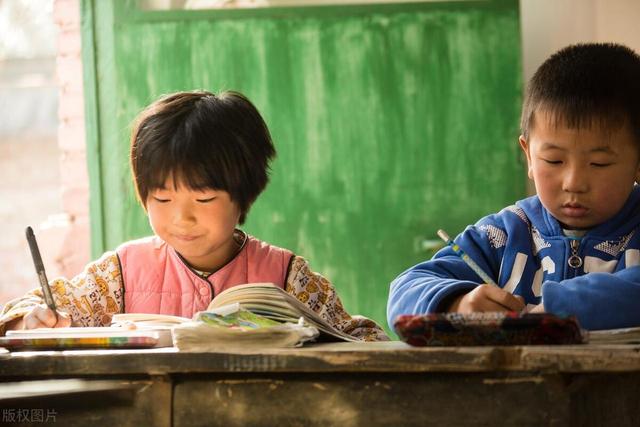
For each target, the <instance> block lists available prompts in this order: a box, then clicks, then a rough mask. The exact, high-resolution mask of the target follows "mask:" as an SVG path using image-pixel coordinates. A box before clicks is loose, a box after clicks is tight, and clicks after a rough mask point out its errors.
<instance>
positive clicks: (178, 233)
mask: <svg viewBox="0 0 640 427" xmlns="http://www.w3.org/2000/svg"><path fill="white" fill-rule="evenodd" d="M146 208H147V213H148V215H149V222H150V223H151V228H153V231H154V232H155V233H156V235H157V236H159V237H160V238H161V239H162V240H164V241H165V242H167V243H168V244H169V245H170V246H171V247H173V248H174V249H175V250H176V251H177V252H178V253H179V254H180V255H182V257H183V258H184V259H185V260H186V261H187V262H188V263H189V265H191V266H192V267H193V268H195V269H197V270H201V271H208V272H213V271H215V270H217V269H218V268H220V267H222V266H223V265H224V264H226V263H227V262H228V261H229V259H231V257H233V255H234V254H235V253H236V251H237V249H238V248H237V245H236V243H235V240H234V239H233V234H234V230H235V227H236V224H238V219H239V217H240V209H239V208H238V206H237V204H236V203H235V202H233V201H232V200H231V197H230V195H229V193H227V192H226V191H222V190H212V189H207V190H202V191H197V190H191V189H189V188H187V187H185V186H184V185H181V184H179V185H178V186H177V188H174V185H173V179H172V178H169V179H167V181H166V182H165V185H164V188H162V189H157V190H154V191H151V192H149V196H148V197H147V203H146Z"/></svg>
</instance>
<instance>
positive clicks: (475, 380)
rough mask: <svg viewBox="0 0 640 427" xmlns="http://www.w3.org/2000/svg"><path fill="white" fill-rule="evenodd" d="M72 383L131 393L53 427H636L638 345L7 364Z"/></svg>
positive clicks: (390, 346)
mask: <svg viewBox="0 0 640 427" xmlns="http://www.w3.org/2000/svg"><path fill="white" fill-rule="evenodd" d="M65 378H77V379H84V380H100V381H105V380H108V381H112V382H113V381H117V380H120V381H122V382H123V384H125V383H126V385H127V386H128V387H133V388H135V390H136V392H135V393H134V397H133V399H132V400H131V401H130V402H129V403H128V404H123V403H120V404H119V405H111V406H109V407H108V408H104V409H96V408H95V405H94V406H93V407H87V408H84V406H83V405H80V407H73V405H67V406H65V407H64V408H65V409H64V410H63V409H60V410H57V411H56V413H57V420H56V422H59V423H60V424H58V425H91V426H92V427H96V426H99V425H109V426H110V427H113V426H126V425H129V426H136V427H137V426H142V425H155V426H176V427H180V426H198V425H224V426H251V425H265V426H290V425H294V426H313V425H318V426H326V425H339V426H347V427H348V426H367V427H372V426H378V425H380V426H403V425H416V426H417V425H420V426H425V425H438V426H450V425H461V426H466V425H486V426H494V425H514V426H529V425H530V426H540V425H545V426H546V425H559V426H567V425H579V426H589V425H593V426H602V425H615V426H631V425H634V426H637V425H640V346H638V345H616V346H611V345H610V346H586V345H583V346H554V347H546V346H528V347H462V348H445V347H443V348H413V347H409V346H407V345H405V344H403V343H401V342H387V343H370V344H364V343H335V344H318V345H314V346H309V347H306V348H302V349H280V350H269V351H262V352H260V353H246V354H241V353H180V352H177V350H175V349H172V348H165V349H155V350H119V351H113V350H111V351H108V350H84V351H79V350H78V351H62V352H53V351H48V352H18V353H11V354H4V355H1V356H0V381H3V382H10V381H14V382H15V381H24V380H43V379H57V380H59V379H65ZM0 386H1V385H0ZM44 404H45V403H43V405H44ZM54 409H55V408H54Z"/></svg>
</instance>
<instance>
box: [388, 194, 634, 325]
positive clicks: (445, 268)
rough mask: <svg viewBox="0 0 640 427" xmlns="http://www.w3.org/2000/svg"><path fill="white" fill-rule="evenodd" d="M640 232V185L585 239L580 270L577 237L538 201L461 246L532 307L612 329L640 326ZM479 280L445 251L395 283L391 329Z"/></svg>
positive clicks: (489, 224) (468, 234)
mask: <svg viewBox="0 0 640 427" xmlns="http://www.w3.org/2000/svg"><path fill="white" fill-rule="evenodd" d="M638 227H640V186H635V188H634V189H633V191H632V192H631V195H630V196H629V199H628V200H627V202H626V203H625V205H624V206H623V208H622V209H621V210H620V212H618V213H617V214H616V215H614V217H613V218H611V219H610V220H609V221H607V222H605V223H603V224H600V225H598V226H596V227H594V228H593V229H591V230H589V231H588V232H587V234H586V235H585V236H583V237H582V238H581V239H580V240H579V241H578V242H579V245H578V247H577V250H575V252H576V254H577V255H578V256H579V257H580V258H581V260H582V265H581V266H580V267H578V268H574V267H571V266H570V265H569V264H568V259H569V257H570V256H571V255H572V248H571V240H572V239H571V238H569V237H566V236H565V235H564V234H563V232H562V228H561V225H560V224H559V223H558V221H557V220H556V219H555V218H554V217H552V216H551V214H550V213H549V212H548V211H547V210H546V209H545V208H544V207H543V206H542V204H541V203H540V199H538V197H537V196H534V197H529V198H527V199H524V200H521V201H519V202H517V203H516V204H515V206H509V207H507V208H505V209H503V210H502V211H500V212H498V213H497V214H494V215H489V216H487V217H485V218H482V219H481V220H480V221H479V222H478V223H476V224H475V225H473V226H469V227H467V228H466V230H464V232H463V233H462V234H460V235H459V236H457V237H456V239H455V242H456V243H457V244H458V245H460V247H461V248H462V250H464V251H465V252H466V253H467V254H468V255H469V256H470V257H471V258H472V259H473V260H474V261H476V263H477V264H478V265H479V266H480V267H481V268H482V269H483V270H484V271H485V272H487V273H488V274H489V276H491V277H492V278H493V279H494V281H495V282H496V283H497V284H498V285H499V286H500V287H501V288H503V289H505V290H507V291H509V292H511V293H513V294H515V295H521V296H523V297H524V299H525V302H526V303H528V304H539V303H540V302H541V301H544V308H545V311H546V312H548V313H553V314H557V315H575V316H576V317H577V318H578V321H579V322H580V325H581V326H582V327H583V328H586V329H590V330H595V329H612V328H622V327H630V326H638V325H640V266H639V265H640V232H638ZM574 240H575V239H574ZM574 246H575V244H574ZM480 283H482V281H481V280H480V278H479V277H478V275H477V274H476V273H474V272H473V270H471V268H469V267H468V266H467V265H466V264H465V263H464V261H462V259H460V258H459V257H458V256H457V255H456V254H455V253H454V252H453V250H452V249H451V248H450V247H445V248H443V249H441V250H440V251H439V252H438V253H436V254H435V256H434V257H433V258H432V259H431V260H429V261H425V262H422V263H420V264H418V265H416V266H414V267H411V268H410V269H408V270H407V271H405V272H404V273H402V274H401V275H400V276H398V277H397V278H396V279H395V280H394V281H393V282H392V283H391V289H390V293H389V302H388V305H387V320H388V322H389V325H390V326H391V327H392V328H393V321H394V319H395V318H396V317H397V316H398V315H400V314H421V313H434V312H437V311H443V310H444V304H442V303H443V302H445V301H446V302H445V303H447V302H450V301H451V300H452V299H453V298H454V297H455V296H456V295H460V294H462V293H466V292H468V291H470V290H472V289H473V288H475V287H476V286H478V284H480ZM441 305H442V306H441Z"/></svg>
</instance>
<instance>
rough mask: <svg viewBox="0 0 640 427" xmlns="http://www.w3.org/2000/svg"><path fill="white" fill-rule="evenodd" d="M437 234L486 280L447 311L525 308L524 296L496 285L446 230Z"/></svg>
mask: <svg viewBox="0 0 640 427" xmlns="http://www.w3.org/2000/svg"><path fill="white" fill-rule="evenodd" d="M437 234H438V236H440V238H441V239H442V240H444V241H445V242H446V243H447V245H449V246H451V249H453V251H454V252H455V253H456V254H457V255H458V256H459V257H460V258H462V260H463V261H464V262H465V263H466V264H467V265H468V266H469V267H470V268H471V269H472V270H473V271H474V272H475V273H476V274H477V275H478V277H480V278H481V279H482V280H483V281H484V282H485V284H483V285H479V286H477V287H476V288H475V289H473V290H472V291H470V292H468V293H466V294H463V295H460V296H458V297H457V298H455V299H454V300H453V302H452V303H451V304H450V305H449V307H448V308H447V310H446V311H448V312H450V313H452V312H453V313H475V312H484V311H516V312H520V311H522V310H524V308H525V303H524V298H522V297H521V296H520V295H513V294H511V293H509V292H507V291H505V290H503V289H502V288H500V287H499V286H498V285H496V283H495V282H494V281H493V279H491V277H490V276H489V275H488V274H487V273H486V272H485V271H483V270H482V268H480V266H479V265H478V264H476V262H475V261H474V260H472V259H471V258H470V257H469V255H467V254H466V253H465V252H464V251H463V250H462V248H460V246H458V245H457V244H456V243H455V242H454V241H453V240H451V238H450V237H449V235H448V234H447V233H445V232H444V230H438V233H437Z"/></svg>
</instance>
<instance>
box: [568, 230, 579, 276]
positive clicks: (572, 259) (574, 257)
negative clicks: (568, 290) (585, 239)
mask: <svg viewBox="0 0 640 427" xmlns="http://www.w3.org/2000/svg"><path fill="white" fill-rule="evenodd" d="M569 245H570V246H571V255H570V256H569V259H568V260H567V264H569V267H571V268H573V269H574V270H577V269H578V268H580V267H582V258H580V256H579V255H578V249H579V248H580V239H571V241H570V242H569ZM575 273H576V271H574V275H575Z"/></svg>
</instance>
